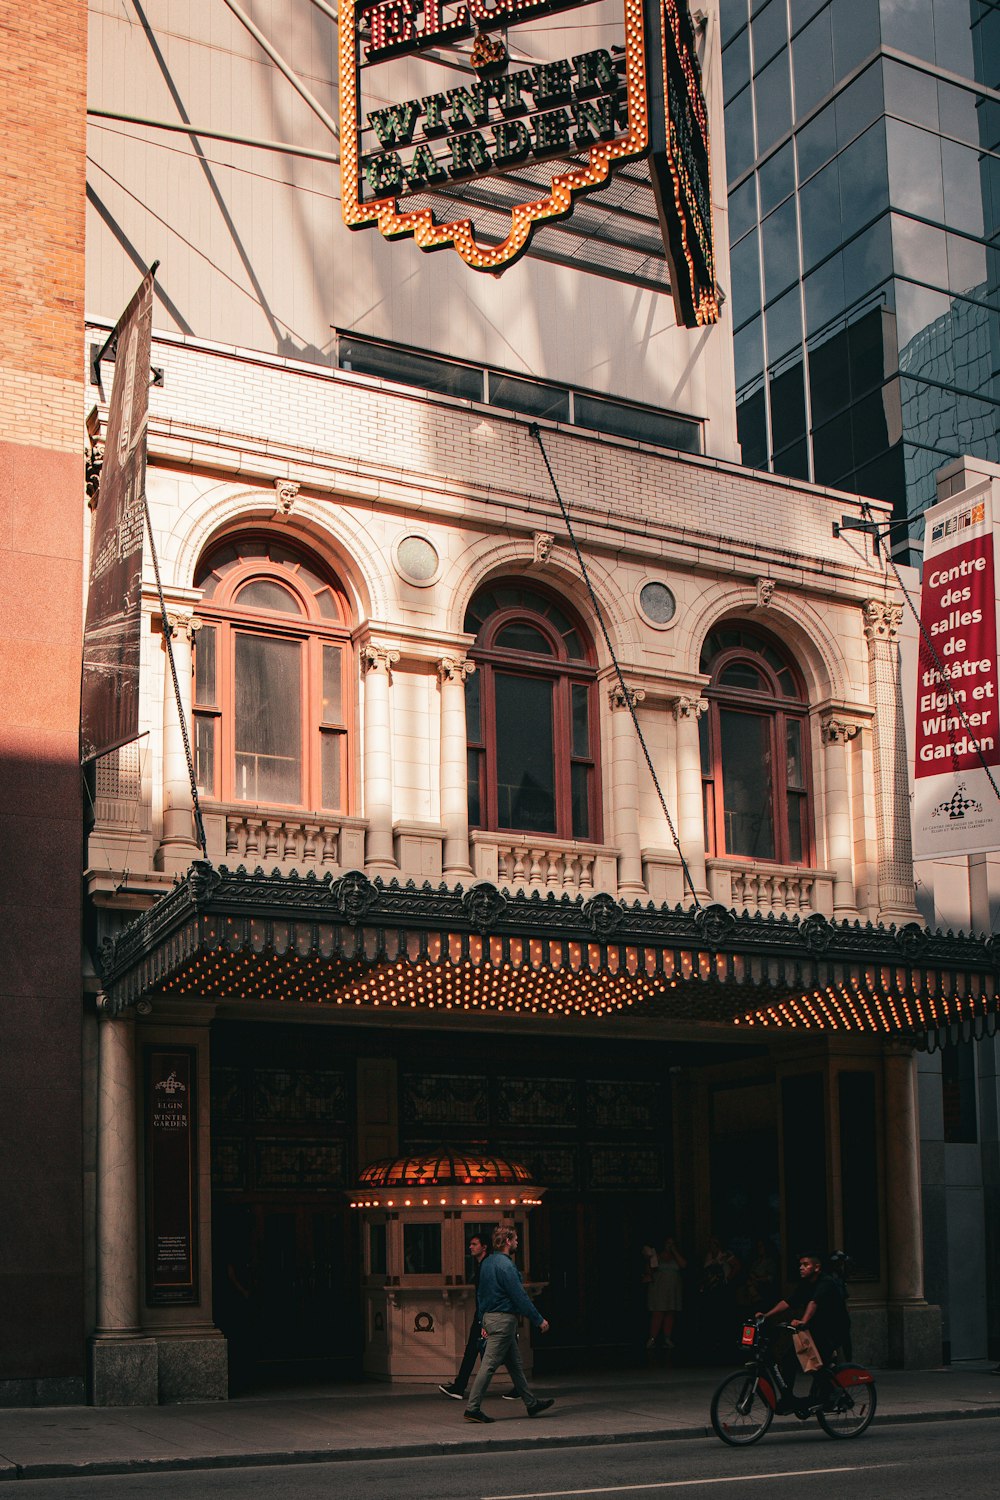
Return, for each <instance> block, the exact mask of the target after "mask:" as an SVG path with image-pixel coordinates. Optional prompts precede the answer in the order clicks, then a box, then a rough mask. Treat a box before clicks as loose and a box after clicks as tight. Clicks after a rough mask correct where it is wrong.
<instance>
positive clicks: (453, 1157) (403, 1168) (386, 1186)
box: [351, 1146, 544, 1208]
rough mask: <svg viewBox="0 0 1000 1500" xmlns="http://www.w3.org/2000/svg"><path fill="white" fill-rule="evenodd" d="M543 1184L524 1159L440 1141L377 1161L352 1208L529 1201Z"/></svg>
mask: <svg viewBox="0 0 1000 1500" xmlns="http://www.w3.org/2000/svg"><path fill="white" fill-rule="evenodd" d="M543 1191H544V1189H542V1188H539V1187H538V1185H537V1184H536V1183H535V1182H534V1181H533V1180H532V1176H531V1173H530V1172H529V1171H528V1169H527V1167H526V1166H524V1164H523V1163H522V1162H519V1161H515V1160H514V1158H513V1157H510V1156H506V1155H504V1154H502V1153H500V1152H496V1151H490V1150H488V1149H487V1148H485V1147H474V1148H472V1149H470V1150H461V1149H456V1148H453V1147H451V1146H438V1147H433V1148H428V1149H425V1150H422V1151H418V1152H412V1153H407V1154H406V1155H405V1156H389V1157H384V1158H382V1159H381V1160H379V1161H373V1162H372V1163H371V1164H370V1165H369V1166H367V1167H366V1168H365V1169H364V1171H363V1172H362V1173H361V1176H360V1178H359V1180H358V1185H357V1188H356V1189H355V1192H354V1198H355V1201H353V1202H352V1204H351V1207H352V1208H381V1207H385V1208H418V1207H420V1208H428V1207H432V1206H446V1207H470V1208H471V1207H475V1206H483V1207H486V1206H487V1205H488V1206H490V1207H496V1208H501V1207H508V1208H509V1207H514V1206H518V1205H520V1206H524V1207H530V1206H532V1205H533V1204H537V1203H538V1202H540V1201H541V1194H542V1192H543Z"/></svg>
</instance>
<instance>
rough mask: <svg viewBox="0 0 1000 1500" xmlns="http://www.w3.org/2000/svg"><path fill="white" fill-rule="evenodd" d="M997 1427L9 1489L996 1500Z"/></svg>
mask: <svg viewBox="0 0 1000 1500" xmlns="http://www.w3.org/2000/svg"><path fill="white" fill-rule="evenodd" d="M998 1437H1000V1432H998V1419H996V1418H984V1419H980V1420H978V1421H964V1422H926V1423H912V1424H906V1425H902V1426H890V1427H879V1426H875V1427H873V1428H871V1429H870V1430H869V1432H867V1433H866V1434H865V1435H864V1436H863V1437H861V1438H858V1439H857V1440H854V1441H846V1442H845V1441H835V1440H833V1439H831V1438H828V1437H825V1436H824V1435H823V1433H821V1432H820V1431H819V1430H818V1428H816V1427H815V1426H813V1425H812V1424H810V1425H809V1426H808V1427H794V1428H793V1427H790V1426H788V1425H787V1424H782V1426H781V1427H778V1426H775V1427H774V1428H772V1430H771V1431H770V1432H769V1433H768V1434H767V1436H766V1437H765V1438H764V1439H763V1440H762V1441H761V1442H760V1443H759V1444H758V1445H757V1446H755V1447H753V1448H747V1449H741V1450H733V1449H729V1448H726V1447H724V1446H723V1445H722V1444H721V1443H720V1442H718V1441H716V1440H715V1439H705V1440H701V1439H697V1440H690V1441H683V1442H658V1443H628V1444H622V1445H620V1446H619V1445H614V1444H601V1445H595V1446H586V1445H585V1446H580V1447H572V1448H556V1449H552V1448H549V1449H543V1450H541V1451H538V1452H534V1453H530V1452H529V1453H526V1452H515V1453H493V1454H491V1453H490V1452H489V1450H488V1449H485V1448H484V1451H483V1452H482V1454H481V1455H480V1454H471V1455H470V1454H462V1455H459V1456H456V1457H434V1458H408V1459H386V1460H382V1461H376V1462H369V1463H323V1464H305V1465H291V1466H280V1467H261V1468H247V1469H213V1470H198V1471H173V1472H169V1473H161V1474H148V1475H136V1476H134V1477H132V1476H107V1475H101V1476H95V1477H94V1478H91V1479H68V1478H64V1479H39V1480H23V1481H20V1482H18V1481H13V1482H11V1483H10V1484H9V1485H8V1486H5V1487H4V1493H5V1495H9V1497H10V1500H18V1497H20V1500H133V1497H134V1500H195V1497H197V1500H244V1497H247V1500H256V1497H258V1496H259V1497H261V1500H263V1497H265V1496H266V1497H267V1500H320V1497H322V1500H330V1497H331V1496H332V1497H336V1500H661V1497H662V1500H671V1497H673V1496H677V1497H678V1500H683V1497H685V1496H688V1495H698V1496H699V1497H700V1500H758V1497H759V1500H771V1497H775V1500H806V1497H807V1500H842V1497H847V1496H849V1497H850V1500H925V1497H926V1500H931V1497H933V1500H951V1497H953V1496H961V1497H962V1500H981V1497H982V1500H987V1497H989V1500H995V1497H996V1496H997V1494H998V1493H1000V1479H998V1473H997V1453H998Z"/></svg>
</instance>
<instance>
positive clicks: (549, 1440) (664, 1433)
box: [0, 1405, 1000, 1484]
mask: <svg viewBox="0 0 1000 1500" xmlns="http://www.w3.org/2000/svg"><path fill="white" fill-rule="evenodd" d="M984 1417H1000V1405H991V1406H976V1407H973V1408H972V1409H971V1410H964V1409H957V1410H952V1411H907V1412H894V1413H892V1414H891V1415H876V1417H875V1419H874V1421H873V1423H872V1426H873V1427H896V1426H904V1425H913V1424H915V1423H918V1422H965V1421H972V1420H977V1419H979V1418H984ZM788 1430H789V1431H794V1430H795V1429H794V1428H789V1429H788ZM713 1436H714V1433H713V1431H712V1428H711V1426H709V1425H708V1424H707V1423H706V1424H705V1425H703V1426H692V1427H668V1428H652V1429H649V1430H647V1431H645V1432H624V1433H582V1434H570V1433H566V1434H563V1433H560V1434H558V1435H555V1434H553V1436H552V1437H545V1436H543V1435H539V1436H538V1437H533V1438H486V1439H485V1441H480V1442H463V1441H460V1440H457V1441H455V1442H454V1443H444V1442H433V1443H402V1444H400V1445H399V1446H397V1447H392V1448H386V1447H385V1446H384V1445H383V1446H380V1447H367V1448H298V1449H293V1450H291V1451H286V1452H282V1451H279V1450H273V1451H271V1452H262V1453H219V1454H205V1455H203V1456H200V1457H181V1456H177V1457H172V1458H122V1459H94V1460H91V1461H85V1462H82V1463H78V1464H74V1463H32V1464H17V1463H9V1464H5V1465H3V1466H2V1467H0V1484H2V1483H3V1482H4V1480H17V1479H74V1478H76V1479H87V1478H91V1477H96V1476H98V1475H116V1474H157V1473H169V1472H171V1471H178V1472H179V1471H182V1470H188V1471H197V1470H205V1469H256V1468H280V1467H283V1466H287V1467H291V1466H293V1465H300V1464H337V1463H371V1462H373V1461H375V1460H384V1459H393V1458H450V1457H463V1456H466V1455H468V1454H473V1453H481V1452H482V1451H483V1449H484V1448H486V1449H488V1450H489V1451H490V1452H492V1453H512V1452H517V1451H526V1450H530V1449H533V1448H587V1447H611V1446H613V1445H614V1444H616V1443H617V1444H622V1443H660V1442H682V1441H688V1440H690V1439H693V1438H706V1437H713Z"/></svg>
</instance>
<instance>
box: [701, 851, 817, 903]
mask: <svg viewBox="0 0 1000 1500" xmlns="http://www.w3.org/2000/svg"><path fill="white" fill-rule="evenodd" d="M707 868H708V888H709V895H710V896H711V899H712V900H713V901H718V902H720V903H721V904H722V905H723V906H729V907H733V908H734V909H735V910H736V911H740V912H741V911H749V912H751V913H753V912H758V911H759V912H765V913H766V912H769V911H773V912H775V913H776V914H777V915H780V914H781V913H782V912H785V913H786V914H787V915H788V916H790V917H793V916H795V915H796V914H799V915H800V916H804V917H806V916H810V915H811V914H812V913H813V912H819V913H820V914H821V915H822V916H824V917H830V916H832V915H833V872H832V871H831V870H807V869H804V868H803V867H802V866H801V865H760V864H739V863H735V862H733V861H732V860H717V859H710V860H709V861H708V865H707Z"/></svg>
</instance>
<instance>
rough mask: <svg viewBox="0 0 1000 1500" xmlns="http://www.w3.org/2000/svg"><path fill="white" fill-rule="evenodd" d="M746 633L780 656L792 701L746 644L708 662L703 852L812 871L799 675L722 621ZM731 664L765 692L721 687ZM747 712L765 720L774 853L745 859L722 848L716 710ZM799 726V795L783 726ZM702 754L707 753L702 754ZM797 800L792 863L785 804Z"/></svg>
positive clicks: (807, 752) (804, 709) (808, 760)
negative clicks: (798, 843)
mask: <svg viewBox="0 0 1000 1500" xmlns="http://www.w3.org/2000/svg"><path fill="white" fill-rule="evenodd" d="M724 623H725V624H732V625H733V626H735V627H736V628H740V629H744V630H746V633H747V635H749V636H752V637H753V638H754V639H757V640H760V641H762V642H764V643H765V644H766V645H768V646H769V647H771V649H772V650H773V651H775V652H777V654H778V655H779V656H780V657H781V659H782V661H783V663H784V665H785V667H786V668H788V670H789V671H790V672H791V674H792V677H793V679H794V682H795V686H796V696H795V697H790V696H789V695H788V694H787V693H786V692H784V691H783V690H782V687H781V684H780V681H779V679H778V675H777V673H776V671H775V670H774V668H773V666H772V665H771V663H770V662H768V661H766V660H765V659H764V658H763V657H762V656H760V655H758V654H756V653H755V652H754V651H753V650H752V649H750V648H749V647H747V646H746V645H738V646H730V647H726V648H724V649H723V650H721V651H719V652H718V653H717V654H716V656H714V657H713V658H712V661H711V671H712V680H711V683H710V684H709V686H708V687H707V688H705V690H704V694H705V697H706V698H707V699H708V712H707V714H706V716H705V718H704V719H703V721H702V731H701V764H702V810H703V818H704V826H705V852H706V854H707V855H708V857H709V858H717V859H731V860H744V861H745V860H752V862H753V863H754V864H774V865H790V866H795V867H797V868H801V869H810V868H812V867H813V864H814V860H815V856H816V838H815V825H814V797H813V781H812V757H811V746H810V743H809V739H810V737H809V704H808V701H807V699H806V695H805V691H804V688H803V685H802V680H801V677H800V674H799V672H798V671H797V670H796V667H795V664H794V662H793V661H791V660H790V659H789V657H788V655H787V653H786V652H784V651H782V650H781V649H780V648H779V646H778V645H777V644H776V643H775V642H773V641H772V640H771V639H770V638H769V637H767V636H765V635H764V634H763V632H761V631H758V630H754V629H752V628H751V627H749V626H741V625H739V623H738V622H735V621H734V622H724ZM736 662H741V663H749V664H751V665H752V666H753V668H754V670H755V671H757V672H758V673H759V674H760V675H761V676H762V677H763V678H764V679H765V680H766V682H767V683H768V688H767V690H761V691H755V690H753V689H751V688H737V687H732V686H728V685H726V684H720V682H719V678H720V677H721V675H722V673H723V672H724V671H725V670H726V668H727V667H729V666H732V665H733V664H734V663H736ZM723 709H725V710H729V711H730V712H733V713H740V712H743V713H751V714H756V715H759V716H763V717H765V718H766V719H767V721H768V737H769V742H770V753H771V765H772V767H773V768H774V774H773V776H772V782H771V816H772V822H773V829H774V854H773V855H766V856H764V855H756V854H755V855H749V854H737V853H732V852H730V851H729V850H728V849H727V847H726V826H725V799H724V790H723V765H722V729H721V722H720V714H721V711H722V710H723ZM789 722H796V723H798V724H799V725H800V738H801V747H802V777H801V779H802V790H801V791H800V790H798V789H797V788H792V787H789V785H788V766H787V738H788V737H787V725H788V723H789ZM706 751H707V754H706ZM793 795H794V796H796V797H798V799H799V800H800V803H801V804H802V812H801V829H802V853H801V856H799V857H798V858H793V857H792V854H791V849H790V836H789V817H788V799H789V797H790V796H793Z"/></svg>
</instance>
